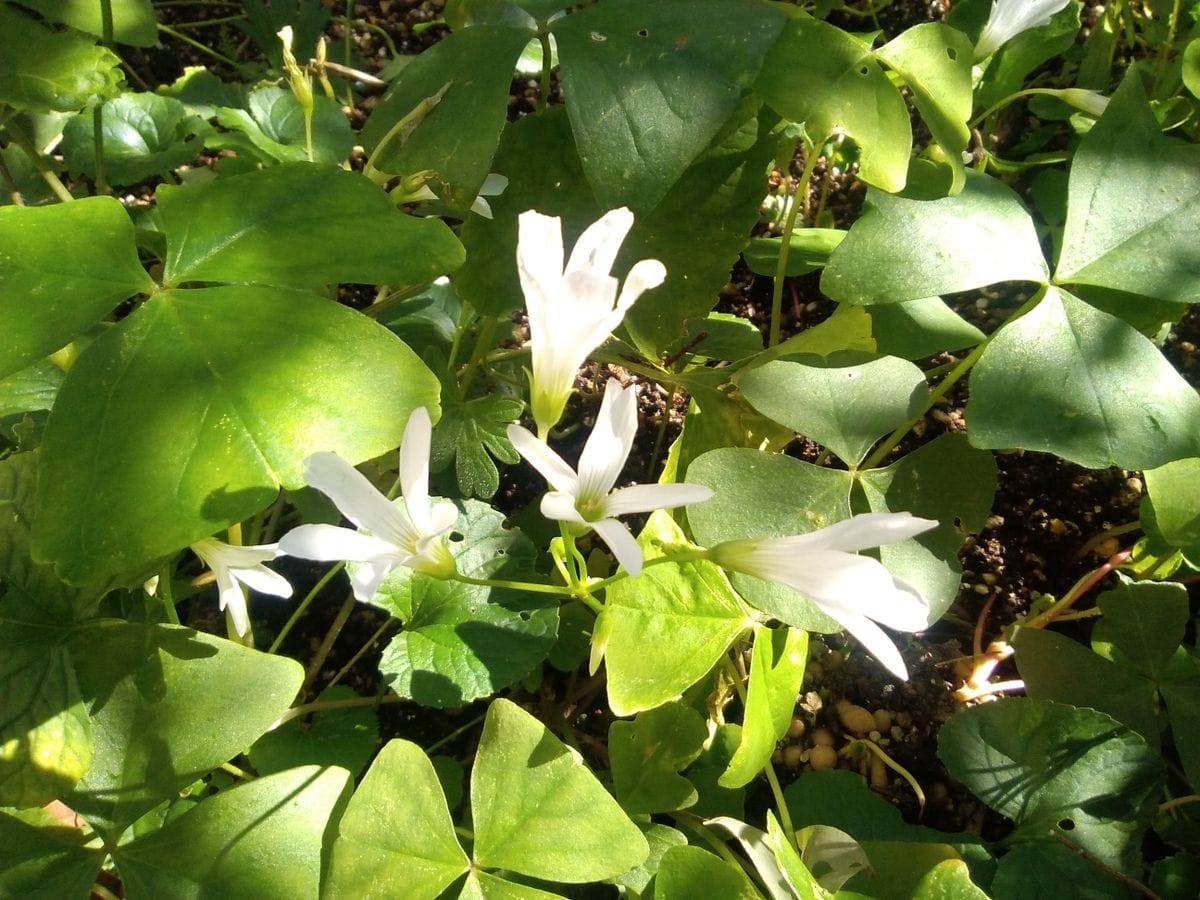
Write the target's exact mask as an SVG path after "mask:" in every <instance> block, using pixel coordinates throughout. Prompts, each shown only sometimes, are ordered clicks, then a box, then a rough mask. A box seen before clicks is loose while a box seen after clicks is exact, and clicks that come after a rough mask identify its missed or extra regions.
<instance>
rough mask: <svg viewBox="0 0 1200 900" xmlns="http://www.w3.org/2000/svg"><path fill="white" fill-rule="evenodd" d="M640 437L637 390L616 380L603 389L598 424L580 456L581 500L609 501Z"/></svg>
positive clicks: (609, 381) (579, 493)
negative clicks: (638, 432) (609, 496)
mask: <svg viewBox="0 0 1200 900" xmlns="http://www.w3.org/2000/svg"><path fill="white" fill-rule="evenodd" d="M636 433H637V389H636V388H634V387H632V386H631V387H628V388H622V387H621V382H619V381H617V379H615V378H610V379H608V383H607V384H606V385H605V386H604V399H603V400H602V401H601V402H600V412H599V413H598V414H597V416H596V424H595V425H594V426H593V427H592V433H591V434H590V435H589V436H588V439H587V443H586V444H585V445H584V447H583V452H582V453H581V454H580V455H579V489H578V490H577V492H576V496H577V497H578V498H579V499H580V500H585V501H586V500H600V499H601V498H603V497H606V496H607V495H608V493H609V491H611V490H612V487H613V485H614V484H615V483H616V481H617V476H618V475H620V474H621V470H622V469H623V468H625V460H626V459H628V458H629V451H630V450H631V449H632V448H633V438H634V435H635V434H636Z"/></svg>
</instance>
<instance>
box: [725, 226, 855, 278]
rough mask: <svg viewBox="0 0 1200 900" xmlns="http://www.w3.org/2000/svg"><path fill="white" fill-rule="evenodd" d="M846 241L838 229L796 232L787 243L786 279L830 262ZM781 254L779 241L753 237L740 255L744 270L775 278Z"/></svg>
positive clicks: (770, 238)
mask: <svg viewBox="0 0 1200 900" xmlns="http://www.w3.org/2000/svg"><path fill="white" fill-rule="evenodd" d="M845 237H846V232H845V231H843V230H842V229H841V228H797V229H796V230H795V231H793V232H792V239H791V241H790V242H789V243H788V258H787V266H786V268H785V269H784V272H783V274H785V275H807V274H808V273H809V272H815V271H816V270H817V269H820V268H822V267H823V266H824V265H825V264H826V263H828V262H829V254H831V253H832V252H833V251H834V250H835V249H836V248H837V245H838V244H840V243H841V242H842V241H843V240H844V239H845ZM782 250H783V238H782V237H756V238H751V239H750V245H749V246H748V247H747V248H746V252H745V253H743V254H742V255H743V256H744V257H745V260H746V266H747V267H748V268H749V269H750V271H751V272H754V273H755V274H756V275H769V276H770V277H772V278H774V277H775V274H776V272H778V271H779V254H780V252H781V251H782Z"/></svg>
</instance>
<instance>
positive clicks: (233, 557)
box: [155, 537, 292, 637]
mask: <svg viewBox="0 0 1200 900" xmlns="http://www.w3.org/2000/svg"><path fill="white" fill-rule="evenodd" d="M278 548H279V545H278V544H256V545H254V546H250V547H238V546H236V545H234V544H226V543H225V542H224V541H218V540H217V539H216V538H211V537H207V538H201V539H200V540H198V541H196V543H194V544H192V552H193V553H195V554H196V555H197V556H198V557H200V559H201V560H202V561H203V562H204V564H205V565H206V566H208V567H209V568H210V569H212V573H213V575H214V576H216V579H217V590H218V592H219V600H220V604H221V609H227V610H229V617H230V618H231V619H232V620H233V628H234V630H235V631H236V632H237V633H238V636H239V637H240V636H243V635H245V634H246V632H247V631H249V630H250V615H249V613H248V612H247V611H246V592H245V590H244V589H243V587H242V585H245V586H246V587H248V588H252V589H253V590H256V591H258V592H259V593H260V594H270V595H271V596H272V597H290V596H292V586H291V585H290V584H288V581H287V579H286V578H284V577H283V576H282V575H280V574H279V573H278V572H272V571H271V570H270V569H268V568H267V567H266V566H264V565H263V563H265V562H266V561H267V560H270V559H274V558H275V557H276V556H278V555H279V549H278ZM239 582H240V583H239ZM155 587H157V584H156V585H155Z"/></svg>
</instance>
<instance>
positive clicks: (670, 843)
mask: <svg viewBox="0 0 1200 900" xmlns="http://www.w3.org/2000/svg"><path fill="white" fill-rule="evenodd" d="M641 828H642V834H643V835H645V837H646V843H648V844H649V845H650V855H649V856H648V857H647V858H646V861H645V862H644V863H642V864H641V865H640V866H637V867H635V868H633V869H630V870H629V871H628V872H623V873H622V874H620V875H618V876H617V877H616V878H613V879H612V883H613V884H616V885H619V886H620V887H623V888H627V889H628V890H630V891H637V892H638V894H639V895H644V892H645V890H646V888H647V887H649V885H650V882H651V881H652V880H653V879H654V877H655V876H657V875H658V871H659V867H660V866H661V864H662V858H663V856H664V855H666V852H667V851H668V850H670V849H671V848H672V847H685V846H687V835H685V834H684V833H683V832H682V831H679V830H678V829H675V828H671V827H670V826H667V825H657V824H651V825H642V826H641Z"/></svg>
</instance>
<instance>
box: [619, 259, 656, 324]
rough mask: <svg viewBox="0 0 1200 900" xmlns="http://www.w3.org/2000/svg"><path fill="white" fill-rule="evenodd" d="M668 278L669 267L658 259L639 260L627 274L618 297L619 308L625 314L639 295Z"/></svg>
mask: <svg viewBox="0 0 1200 900" xmlns="http://www.w3.org/2000/svg"><path fill="white" fill-rule="evenodd" d="M666 280H667V267H666V266H664V265H663V264H662V263H661V262H659V261H658V260H657V259H643V260H639V261H638V262H636V263H634V264H633V268H632V269H630V270H629V274H628V275H626V276H625V284H624V285H623V286H622V287H621V296H619V297H618V298H617V309H618V310H620V312H621V314H622V315H624V314H625V311H626V310H627V309H629V307H631V306H633V303H634V301H635V300H637V298H638V297H640V296H642V294H644V293H645V292H646V291H648V290H650V289H651V288H656V287H658V286H659V285H660V284H662V283H663V282H664V281H666ZM613 327H616V326H613Z"/></svg>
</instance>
